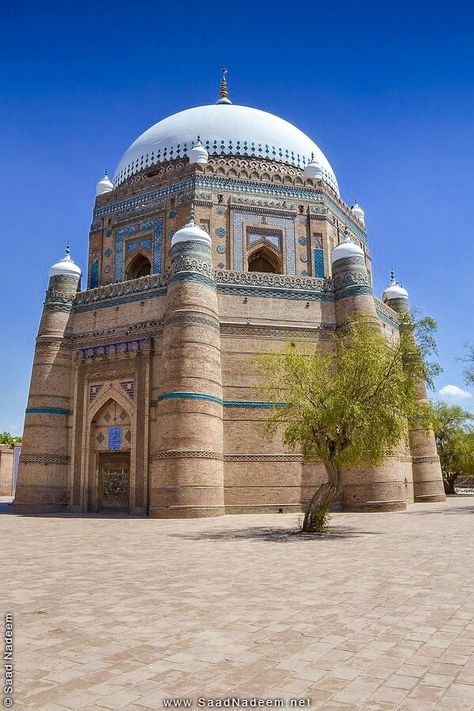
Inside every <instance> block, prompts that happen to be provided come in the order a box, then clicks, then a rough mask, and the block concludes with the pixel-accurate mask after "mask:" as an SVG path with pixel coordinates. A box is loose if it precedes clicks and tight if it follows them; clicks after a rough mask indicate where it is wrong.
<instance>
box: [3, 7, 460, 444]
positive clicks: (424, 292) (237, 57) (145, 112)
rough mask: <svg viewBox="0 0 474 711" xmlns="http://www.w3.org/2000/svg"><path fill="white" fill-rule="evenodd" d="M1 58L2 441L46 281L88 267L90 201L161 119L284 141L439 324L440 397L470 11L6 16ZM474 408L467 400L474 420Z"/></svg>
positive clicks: (456, 372) (450, 341)
mask: <svg viewBox="0 0 474 711" xmlns="http://www.w3.org/2000/svg"><path fill="white" fill-rule="evenodd" d="M1 25H2V27H1V30H2V43H1V45H0V58H1V72H0V146H1V165H0V183H1V184H0V188H1V189H0V216H1V235H2V258H1V259H0V305H1V313H2V317H3V318H2V339H1V347H0V431H1V430H3V429H8V430H10V431H14V432H15V433H19V432H20V431H21V429H22V422H23V412H24V408H25V405H26V398H27V391H28V383H29V376H30V367H31V359H32V353H33V346H34V335H35V333H36V329H37V325H38V321H39V317H40V312H41V304H42V299H43V295H44V289H45V288H46V285H47V270H48V268H49V267H50V265H51V264H52V263H53V262H55V261H56V260H57V259H58V258H59V257H60V256H61V255H62V253H63V250H64V245H65V242H66V241H67V240H71V245H72V252H73V257H74V259H75V260H76V261H77V262H78V263H80V264H81V266H82V267H84V265H85V264H86V252H87V237H88V229H89V223H90V218H91V210H92V206H93V200H94V189H95V183H96V182H97V180H98V179H99V178H100V177H101V176H102V174H103V170H104V167H105V166H108V167H109V169H110V170H111V172H113V171H114V169H115V166H116V164H117V162H118V160H119V159H120V156H121V154H122V153H123V152H124V151H125V149H126V148H127V146H128V145H129V144H130V143H131V142H132V141H133V140H134V139H135V138H136V137H137V136H138V135H139V134H140V133H142V131H144V130H145V129H146V128H148V127H149V126H150V125H152V124H153V123H155V122H156V121H158V120H160V119H161V118H164V117H165V116H168V115H169V114H171V113H174V112H176V111H180V110H182V109H185V108H188V107H191V106H195V105H199V104H206V103H212V102H213V101H215V99H216V95H217V91H218V84H219V75H220V68H221V66H222V65H226V66H227V67H229V75H228V80H229V87H230V95H231V98H232V100H233V101H234V103H240V104H245V105H249V106H254V107H257V108H261V109H264V110H267V111H270V112H273V113H275V114H278V115H280V116H282V117H283V118H285V119H287V120H289V121H291V122H292V123H294V124H296V125H297V126H298V127H299V128H301V129H302V130H303V131H305V132H306V133H308V134H309V135H310V136H311V137H312V138H313V139H314V140H315V141H316V142H317V143H318V144H319V145H320V147H321V148H322V150H323V151H324V152H325V153H326V155H327V157H328V159H329V160H330V162H331V164H332V166H333V168H334V170H335V172H336V175H337V177H338V180H339V185H340V188H341V195H342V197H343V199H344V200H346V202H351V201H352V199H353V198H354V196H357V198H358V199H359V202H360V204H361V205H362V206H363V207H364V209H365V211H366V221H367V226H368V230H369V239H370V245H371V249H372V254H373V263H374V277H375V286H376V291H377V295H378V296H380V294H381V291H382V290H383V287H384V286H385V284H386V282H387V278H388V274H389V271H390V268H391V266H392V265H393V266H394V267H395V269H396V272H397V276H398V277H399V280H400V281H401V282H402V283H403V285H404V286H406V287H407V288H408V289H409V292H410V299H411V303H412V305H414V306H418V307H420V308H421V309H422V310H423V311H424V312H425V313H428V314H431V315H432V316H434V318H435V319H436V320H437V321H438V323H439V334H438V341H439V348H440V360H441V363H442V365H443V367H444V369H445V370H444V373H443V375H442V376H441V377H440V378H439V380H438V387H439V388H441V387H442V386H444V385H446V384H454V385H458V386H461V387H465V386H464V384H463V381H462V364H461V363H460V362H459V361H458V360H457V358H459V357H460V356H462V354H463V346H464V344H465V343H466V342H467V341H471V342H473V341H474V334H473V306H474V302H473V288H472V285H473V261H474V260H473V258H472V240H473V219H472V214H471V213H472V208H471V206H472V202H473V195H474V186H473V180H472V173H473V165H474V147H473V146H474V144H473V126H474V91H473V89H474V57H473V51H474V50H473V47H474V30H473V27H474V7H473V6H472V4H471V3H468V2H465V3H463V2H451V3H446V2H436V1H434V2H417V1H416V0H414V1H412V2H410V3H408V2H404V3H402V2H398V3H397V2H392V3H384V2H380V1H379V0H377V1H374V2H363V1H360V0H359V1H358V2H352V1H351V2H344V0H342V1H341V2H338V3H328V2H318V3H293V4H291V3H278V2H256V1H255V0H253V2H248V1H247V0H239V2H238V3H232V2H231V3H229V4H226V3H223V2H214V1H212V2H207V3H201V4H197V3H194V2H193V3H191V2H187V0H185V1H184V2H179V3H170V2H166V3H164V2H156V1H155V2H140V0H136V1H135V2H133V3H132V2H128V3H125V2H118V3H117V2H107V3H97V2H89V1H88V0H86V1H82V2H66V3H65V2H42V3H32V2H31V3H29V2H26V3H25V2H15V3H9V4H8V5H5V6H4V7H3V8H2V23H1ZM473 400H474V398H470V399H469V398H467V399H464V400H462V404H463V405H465V406H471V403H472V401H473Z"/></svg>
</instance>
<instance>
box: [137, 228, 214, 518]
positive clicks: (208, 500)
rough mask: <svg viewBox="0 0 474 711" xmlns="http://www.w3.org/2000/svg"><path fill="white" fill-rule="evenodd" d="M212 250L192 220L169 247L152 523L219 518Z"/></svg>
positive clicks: (153, 455)
mask: <svg viewBox="0 0 474 711" xmlns="http://www.w3.org/2000/svg"><path fill="white" fill-rule="evenodd" d="M211 245H212V243H211V239H210V237H209V235H208V234H207V232H205V231H204V230H203V229H201V228H200V227H198V226H196V225H195V224H194V215H192V217H191V220H190V221H189V222H188V223H187V224H186V225H185V226H184V228H183V229H181V230H178V232H176V233H175V234H174V236H173V239H172V243H171V252H170V258H171V266H170V272H169V280H168V295H167V305H166V312H165V315H164V318H163V341H162V351H161V364H162V365H161V367H162V375H161V393H160V395H159V398H158V421H159V425H158V426H157V428H156V435H155V436H154V433H152V440H155V442H156V445H157V448H156V450H155V452H154V453H153V454H152V456H151V470H150V504H149V515H150V516H154V517H160V518H175V517H182V518H186V517H200V516H218V515H220V514H223V513H224V469H223V414H222V410H223V400H222V376H221V345H220V332H219V319H218V306H217V285H216V281H215V278H214V269H213V267H212V252H211ZM155 437H156V439H155Z"/></svg>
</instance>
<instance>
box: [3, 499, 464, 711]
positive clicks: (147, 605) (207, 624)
mask: <svg viewBox="0 0 474 711" xmlns="http://www.w3.org/2000/svg"><path fill="white" fill-rule="evenodd" d="M473 513H474V498H473V497H459V498H457V499H450V500H449V501H448V503H447V504H446V505H439V504H432V505H424V506H421V505H417V506H413V507H411V510H410V511H409V512H408V513H400V514H393V513H392V514H336V515H334V517H333V522H332V523H333V529H334V535H331V536H328V537H326V538H323V539H313V538H307V537H301V536H295V535H291V533H290V531H291V529H292V528H294V524H295V521H296V517H295V516H294V515H279V516H278V515H270V516H234V517H226V518H223V519H213V520H212V519H211V520H194V521H190V522H184V521H157V520H147V519H129V518H123V519H117V518H115V519H114V518H100V517H92V516H91V517H87V518H80V517H74V516H64V517H60V516H47V517H46V516H44V517H42V516H40V517H23V516H13V515H8V514H6V515H3V516H1V517H0V535H1V541H2V553H3V571H2V572H3V577H2V581H1V588H2V603H3V605H4V606H5V610H7V611H12V612H13V613H14V621H15V634H16V637H15V642H16V646H15V669H16V686H17V692H16V695H15V701H16V705H15V707H14V708H15V709H17V708H21V709H30V708H31V709H41V710H42V711H63V710H64V709H81V710H82V709H87V710H88V711H92V710H94V711H104V709H127V711H146V709H160V708H162V700H163V698H170V697H173V698H175V697H189V698H193V699H197V698H198V697H205V698H207V699H217V698H223V697H226V696H229V695H233V696H236V697H240V698H249V697H254V696H256V697H261V698H269V699H271V698H283V699H285V700H289V699H294V698H301V699H306V698H307V697H309V698H311V700H312V701H311V705H312V707H313V708H315V707H316V708H320V709H341V711H342V710H343V709H367V710H376V709H377V710H378V709H380V710H383V709H416V711H423V710H424V709H443V710H444V709H445V710H446V711H456V710H458V709H466V710H467V709H473V708H474V655H473V651H474V624H473V617H474V576H473V567H474V566H473V562H474V561H473V555H472V533H473V530H474V529H473V524H474V518H473ZM1 686H3V683H2V684H1ZM1 686H0V688H1Z"/></svg>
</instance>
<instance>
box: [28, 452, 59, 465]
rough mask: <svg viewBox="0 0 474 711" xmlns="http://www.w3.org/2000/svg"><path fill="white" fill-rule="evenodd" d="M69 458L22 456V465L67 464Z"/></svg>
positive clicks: (36, 455)
mask: <svg viewBox="0 0 474 711" xmlns="http://www.w3.org/2000/svg"><path fill="white" fill-rule="evenodd" d="M70 461H71V457H68V456H66V455H62V454H39V453H36V454H22V455H21V456H20V462H22V463H23V464H69V462H70Z"/></svg>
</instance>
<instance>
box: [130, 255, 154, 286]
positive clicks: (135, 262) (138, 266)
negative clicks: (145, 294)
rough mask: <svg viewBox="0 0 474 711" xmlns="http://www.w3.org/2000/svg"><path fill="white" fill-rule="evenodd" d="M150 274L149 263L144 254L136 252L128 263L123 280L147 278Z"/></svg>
mask: <svg viewBox="0 0 474 711" xmlns="http://www.w3.org/2000/svg"><path fill="white" fill-rule="evenodd" d="M150 274H151V261H150V259H149V258H148V256H147V255H146V254H144V253H143V252H138V254H135V256H134V257H133V258H132V259H131V260H130V261H129V263H128V265H127V269H126V273H125V279H126V280H127V281H128V280H129V279H139V278H140V277H144V276H149V275H150Z"/></svg>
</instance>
